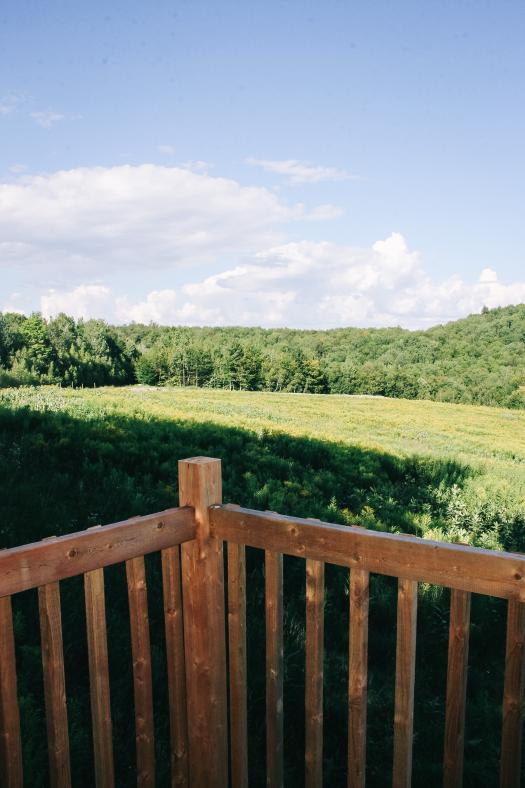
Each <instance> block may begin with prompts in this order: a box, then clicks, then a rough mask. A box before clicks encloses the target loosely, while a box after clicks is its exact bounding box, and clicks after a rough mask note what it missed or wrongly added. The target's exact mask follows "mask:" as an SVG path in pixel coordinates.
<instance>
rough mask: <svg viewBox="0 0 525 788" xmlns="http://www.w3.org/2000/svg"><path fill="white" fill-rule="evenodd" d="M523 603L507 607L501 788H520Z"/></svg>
mask: <svg viewBox="0 0 525 788" xmlns="http://www.w3.org/2000/svg"><path fill="white" fill-rule="evenodd" d="M524 643H525V605H524V604H522V603H519V602H515V601H513V600H511V601H509V603H508V609H507V647H506V655H505V682H504V689H503V710H502V733H501V769H500V785H501V788H519V786H520V784H521V782H520V776H521V736H522V728H523V724H522V722H523V692H524V689H525V687H524V656H525V648H524Z"/></svg>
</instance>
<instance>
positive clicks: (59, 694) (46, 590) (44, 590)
mask: <svg viewBox="0 0 525 788" xmlns="http://www.w3.org/2000/svg"><path fill="white" fill-rule="evenodd" d="M38 607H39V614H40V639H41V643H42V666H43V671H44V696H45V705H46V727H47V748H48V756H49V777H50V785H51V786H52V788H69V786H70V785H71V770H70V763H69V734H68V727H67V707H66V681H65V675H64V651H63V643H62V616H61V611H60V588H59V584H58V583H50V584H49V585H45V586H41V587H40V588H39V589H38Z"/></svg>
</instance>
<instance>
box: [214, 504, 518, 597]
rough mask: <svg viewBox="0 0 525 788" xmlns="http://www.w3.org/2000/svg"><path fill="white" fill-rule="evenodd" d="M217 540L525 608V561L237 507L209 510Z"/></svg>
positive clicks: (498, 554)
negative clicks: (513, 601) (509, 601)
mask: <svg viewBox="0 0 525 788" xmlns="http://www.w3.org/2000/svg"><path fill="white" fill-rule="evenodd" d="M210 524H211V530H212V533H213V534H214V536H216V537H217V538H218V539H224V540H226V541H229V542H237V543H239V544H245V545H248V546H250V547H258V548H260V549H263V550H271V551H274V552H276V553H285V554H286V555H294V556H299V557H301V558H313V559H316V560H317V561H325V562H327V563H330V564H337V565H339V566H348V567H350V568H358V569H364V570H366V571H367V572H375V573H377V574H382V575H391V576H393V577H403V578H405V579H406V580H416V581H420V582H426V583H434V584H435V585H440V586H446V587H448V588H458V589H460V590H462V591H473V592H475V593H478V594H487V595H488V596H496V597H502V598H504V599H516V600H520V601H522V602H525V556H523V555H521V554H518V553H499V552H497V551H494V550H483V549H481V548H476V547H467V546H465V545H459V544H449V543H447V542H433V541H430V540H428V539H419V538H417V537H415V536H404V535H400V534H388V533H381V532H379V531H368V530H367V529H365V528H354V527H350V526H345V525H334V524H331V523H323V522H317V521H315V522H314V521H312V520H305V519H301V518H299V517H286V516H285V515H282V514H275V513H274V512H258V511H256V510H253V509H243V508H241V507H237V506H229V505H225V506H213V507H211V508H210Z"/></svg>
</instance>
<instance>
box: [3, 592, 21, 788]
mask: <svg viewBox="0 0 525 788" xmlns="http://www.w3.org/2000/svg"><path fill="white" fill-rule="evenodd" d="M0 645H1V651H0V785H1V786H2V788H22V785H23V772H22V742H21V739H20V713H19V710H18V697H17V691H16V659H15V639H14V634H13V614H12V610H11V597H9V596H6V597H2V598H0Z"/></svg>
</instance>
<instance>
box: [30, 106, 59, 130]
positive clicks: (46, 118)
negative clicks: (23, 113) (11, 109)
mask: <svg viewBox="0 0 525 788" xmlns="http://www.w3.org/2000/svg"><path fill="white" fill-rule="evenodd" d="M29 114H30V116H31V117H32V118H33V120H34V121H35V123H38V125H39V126H42V128H43V129H50V128H52V127H53V126H54V125H55V123H58V121H59V120H64V118H65V117H66V116H65V115H61V114H60V112H53V110H50V109H48V110H43V111H40V112H30V113H29Z"/></svg>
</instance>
